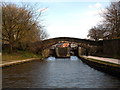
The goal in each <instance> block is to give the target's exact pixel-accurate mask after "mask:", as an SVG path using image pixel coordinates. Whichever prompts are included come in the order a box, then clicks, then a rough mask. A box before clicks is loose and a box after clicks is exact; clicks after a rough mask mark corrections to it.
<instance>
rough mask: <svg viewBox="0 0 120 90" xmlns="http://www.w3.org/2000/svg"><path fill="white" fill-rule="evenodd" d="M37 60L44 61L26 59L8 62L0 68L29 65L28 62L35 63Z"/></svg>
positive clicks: (0, 65)
mask: <svg viewBox="0 0 120 90" xmlns="http://www.w3.org/2000/svg"><path fill="white" fill-rule="evenodd" d="M35 60H41V61H42V60H43V58H30V59H25V60H18V61H13V62H6V63H2V64H0V67H9V66H13V65H18V64H22V63H27V62H31V61H35Z"/></svg>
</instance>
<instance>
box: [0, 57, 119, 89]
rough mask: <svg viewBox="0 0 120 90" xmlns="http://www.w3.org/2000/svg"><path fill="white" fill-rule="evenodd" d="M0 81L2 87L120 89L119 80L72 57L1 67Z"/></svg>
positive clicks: (51, 58) (50, 58)
mask: <svg viewBox="0 0 120 90" xmlns="http://www.w3.org/2000/svg"><path fill="white" fill-rule="evenodd" d="M2 84H3V88H10V87H11V88H120V79H119V78H117V77H114V76H111V75H108V74H106V73H103V72H100V71H97V70H95V69H93V68H91V67H89V66H88V65H86V64H84V63H83V62H82V61H81V60H80V59H79V58H77V57H76V56H71V58H68V59H67V58H64V59H62V58H61V59H56V58H54V57H49V58H47V59H46V60H45V61H42V62H41V61H33V62H29V63H24V64H20V65H16V66H12V67H7V68H4V69H3V80H2Z"/></svg>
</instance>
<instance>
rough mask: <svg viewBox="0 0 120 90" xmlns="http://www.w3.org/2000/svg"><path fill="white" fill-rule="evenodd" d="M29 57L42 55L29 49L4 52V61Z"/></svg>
mask: <svg viewBox="0 0 120 90" xmlns="http://www.w3.org/2000/svg"><path fill="white" fill-rule="evenodd" d="M29 58H42V56H40V55H37V54H34V53H32V52H29V51H16V52H14V53H12V54H9V53H5V52H3V53H2V63H6V62H13V61H18V60H24V59H29Z"/></svg>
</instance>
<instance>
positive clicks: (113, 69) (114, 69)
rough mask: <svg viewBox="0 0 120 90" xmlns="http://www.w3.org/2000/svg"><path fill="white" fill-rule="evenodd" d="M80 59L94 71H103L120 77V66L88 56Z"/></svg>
mask: <svg viewBox="0 0 120 90" xmlns="http://www.w3.org/2000/svg"><path fill="white" fill-rule="evenodd" d="M79 58H80V59H81V61H82V62H84V63H86V64H87V65H89V66H90V67H92V68H94V69H97V70H99V71H103V72H105V73H108V74H110V75H114V76H117V77H120V64H116V63H113V62H108V61H105V60H99V59H96V58H94V57H92V58H89V57H86V56H80V57H79Z"/></svg>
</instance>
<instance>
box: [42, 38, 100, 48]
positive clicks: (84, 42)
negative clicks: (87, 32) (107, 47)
mask: <svg viewBox="0 0 120 90" xmlns="http://www.w3.org/2000/svg"><path fill="white" fill-rule="evenodd" d="M60 41H68V42H74V43H78V45H79V46H81V47H84V48H86V46H101V45H102V42H101V41H92V40H87V39H80V38H72V37H58V38H51V39H46V40H43V41H42V44H43V45H45V47H44V48H49V47H51V46H52V45H54V44H56V43H59V42H60Z"/></svg>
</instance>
